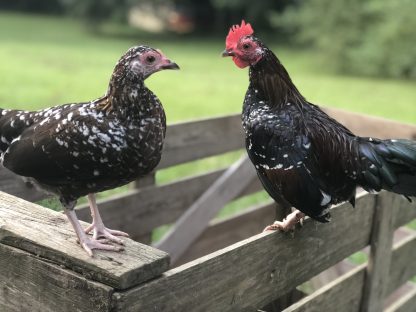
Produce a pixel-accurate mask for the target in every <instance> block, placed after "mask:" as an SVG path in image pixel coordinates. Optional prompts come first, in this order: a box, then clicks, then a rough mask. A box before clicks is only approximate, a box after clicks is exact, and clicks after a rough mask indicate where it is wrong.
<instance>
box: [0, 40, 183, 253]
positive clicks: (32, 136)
mask: <svg viewBox="0 0 416 312" xmlns="http://www.w3.org/2000/svg"><path fill="white" fill-rule="evenodd" d="M163 69H179V67H178V65H176V64H175V63H173V62H171V61H170V60H168V59H167V58H166V57H165V56H164V55H163V54H162V53H161V51H159V50H155V49H152V48H150V47H146V46H137V47H133V48H131V49H129V50H128V51H127V52H126V53H125V54H124V55H123V56H122V57H121V59H120V60H119V61H118V63H117V64H116V66H115V69H114V72H113V74H112V76H111V79H110V83H109V87H108V90H107V93H106V94H105V95H104V96H103V97H101V98H99V99H96V100H94V101H91V102H85V103H75V104H66V105H62V106H55V107H52V108H48V109H44V110H40V111H37V112H29V111H20V110H6V109H3V110H0V153H1V162H2V164H3V166H4V167H6V168H7V169H9V170H11V171H13V172H14V173H16V174H18V175H21V176H24V177H28V178H29V179H30V180H32V181H33V182H35V184H36V185H38V186H40V187H41V188H42V189H44V190H46V191H48V192H50V193H52V194H54V195H57V196H59V199H60V201H61V203H62V205H63V207H64V209H65V213H66V215H67V216H68V219H69V221H70V222H71V224H72V226H73V228H74V230H75V232H76V234H77V236H78V239H79V242H80V244H81V246H82V247H83V248H84V249H85V250H86V251H87V253H88V254H89V255H90V256H92V249H104V250H115V251H118V250H122V248H121V247H119V246H113V245H111V244H109V243H110V242H115V243H118V244H121V245H123V242H122V240H121V239H120V238H118V237H116V236H128V235H127V234H126V233H123V232H120V231H114V230H110V229H107V228H106V227H105V226H104V224H103V222H102V219H101V217H100V215H99V212H98V209H97V205H96V203H95V195H94V193H96V192H101V191H104V190H108V189H112V188H115V187H118V186H121V185H124V184H126V183H129V182H131V181H133V180H135V179H137V178H139V177H142V176H144V175H146V174H147V173H149V172H150V171H152V170H153V168H155V166H156V165H157V164H158V163H159V160H160V157H161V151H162V145H163V139H164V136H165V130H166V118H165V113H164V110H163V107H162V104H161V103H160V101H159V99H158V98H157V97H156V96H155V95H154V94H153V93H152V91H150V90H149V89H148V88H146V86H145V85H144V80H145V79H146V78H147V77H149V76H150V75H151V74H153V73H155V72H157V71H160V70H163ZM84 195H88V201H89V204H90V208H91V214H92V217H93V222H92V224H91V226H89V227H88V228H87V229H86V230H85V233H89V232H90V231H91V230H93V238H92V239H91V238H89V237H88V236H87V235H86V234H85V233H84V230H83V229H82V228H81V225H80V223H79V221H78V219H77V217H76V214H75V211H74V209H73V208H74V206H75V204H76V201H77V199H78V198H79V197H81V196H84Z"/></svg>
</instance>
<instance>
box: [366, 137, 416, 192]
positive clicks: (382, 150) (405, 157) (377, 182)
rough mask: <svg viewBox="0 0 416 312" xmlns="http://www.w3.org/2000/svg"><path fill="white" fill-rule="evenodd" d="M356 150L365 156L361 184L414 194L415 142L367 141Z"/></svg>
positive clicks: (415, 169)
mask: <svg viewBox="0 0 416 312" xmlns="http://www.w3.org/2000/svg"><path fill="white" fill-rule="evenodd" d="M359 152H360V155H361V156H362V157H365V158H364V159H366V166H365V168H363V171H362V173H363V177H364V179H363V181H362V182H363V183H361V184H362V186H363V187H364V188H366V189H370V190H371V189H372V190H376V191H379V190H380V189H386V190H388V191H391V192H395V193H398V194H402V195H405V196H407V197H409V196H416V141H411V140H404V139H400V140H372V139H369V140H366V141H365V142H361V144H360V147H359Z"/></svg>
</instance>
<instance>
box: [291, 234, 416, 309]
mask: <svg viewBox="0 0 416 312" xmlns="http://www.w3.org/2000/svg"><path fill="white" fill-rule="evenodd" d="M415 256H416V232H415V233H413V234H412V235H410V236H408V237H405V238H404V239H402V240H401V241H399V242H397V243H396V244H395V245H394V247H393V252H392V261H391V263H390V268H389V269H388V270H387V271H386V272H384V273H385V275H386V276H387V277H388V278H387V279H386V281H385V283H386V290H387V291H386V293H387V294H390V293H392V292H393V291H394V290H396V289H397V288H398V287H400V286H401V285H402V284H403V283H404V282H405V281H407V280H409V279H410V278H411V277H412V276H413V275H415V274H416V264H415V261H411V260H410V259H412V257H415ZM366 269H367V264H362V265H360V266H358V267H355V268H353V269H352V270H351V271H349V272H348V273H346V274H344V275H342V276H340V277H339V278H337V279H336V280H334V281H332V282H330V283H328V284H327V285H325V286H323V287H322V288H320V289H319V290H317V291H315V292H314V293H312V294H311V295H309V296H307V297H305V298H303V299H302V300H300V301H299V302H297V303H295V304H293V305H291V306H290V307H288V308H287V309H285V310H284V311H283V312H320V311H332V309H333V307H334V303H336V306H337V311H341V312H342V311H345V312H349V311H359V309H360V306H361V300H362V288H363V286H364V278H365V274H366ZM413 300H415V298H414V294H407V295H406V296H405V297H404V298H402V299H401V300H399V301H398V302H396V303H395V304H394V305H393V306H392V307H389V308H388V309H387V311H389V312H393V311H401V310H400V309H399V307H401V306H402V305H403V307H404V308H405V307H407V306H410V304H411V303H412V302H414V301H413ZM381 302H383V300H382V301H381ZM404 308H403V309H404ZM380 311H381V310H380ZM403 311H409V312H410V311H414V306H413V310H407V309H404V310H403Z"/></svg>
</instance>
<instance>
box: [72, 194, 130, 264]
mask: <svg viewBox="0 0 416 312" xmlns="http://www.w3.org/2000/svg"><path fill="white" fill-rule="evenodd" d="M73 206H75V202H73V203H72V205H71V207H67V206H65V214H66V216H67V217H68V220H69V222H71V224H72V227H73V228H74V230H75V233H76V234H77V237H78V241H79V243H80V245H81V246H82V248H84V250H85V251H86V252H87V254H88V255H89V256H90V257H92V256H93V254H92V250H93V249H101V250H110V251H121V250H123V247H120V246H113V245H109V243H110V240H109V239H95V238H94V237H93V238H92V239H91V238H89V237H88V236H87V234H85V232H84V230H83V229H82V227H81V224H80V223H79V221H78V218H77V215H76V213H75V210H74V207H73Z"/></svg>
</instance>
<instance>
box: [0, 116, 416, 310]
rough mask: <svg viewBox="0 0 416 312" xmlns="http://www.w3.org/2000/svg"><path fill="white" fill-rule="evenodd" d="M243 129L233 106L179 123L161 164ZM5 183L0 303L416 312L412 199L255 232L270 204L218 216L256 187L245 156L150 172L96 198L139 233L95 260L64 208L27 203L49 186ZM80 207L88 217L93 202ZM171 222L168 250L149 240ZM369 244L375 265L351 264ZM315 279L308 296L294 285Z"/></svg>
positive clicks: (221, 149) (190, 157)
mask: <svg viewBox="0 0 416 312" xmlns="http://www.w3.org/2000/svg"><path fill="white" fill-rule="evenodd" d="M327 111H328V113H329V114H331V115H332V116H334V117H335V118H336V119H338V120H340V121H342V122H343V123H344V124H345V125H347V126H348V127H349V128H351V129H352V130H353V131H355V132H356V133H358V134H360V135H366V136H377V137H381V138H388V137H401V138H415V137H416V127H415V126H412V125H404V124H399V123H396V122H392V121H387V120H384V119H380V118H374V117H366V116H362V115H358V114H353V113H347V112H342V111H339V110H333V109H328V110H327ZM242 138H243V136H242V133H241V125H240V117H239V116H237V115H235V116H227V117H220V118H214V119H207V120H202V121H196V122H188V123H181V124H176V125H172V126H170V127H169V128H168V132H167V140H166V145H165V151H164V156H163V159H162V161H161V164H160V166H159V167H158V170H161V169H164V168H168V167H172V166H176V165H180V164H184V163H188V162H190V161H194V160H198V159H202V158H206V157H208V156H215V155H220V154H224V153H227V152H230V151H235V150H239V149H241V148H242V146H243V139H242ZM0 190H2V191H4V192H6V193H9V194H6V193H3V192H0V311H29V310H30V311H281V310H283V311H360V310H361V311H382V310H383V309H385V310H386V311H389V312H392V311H415V306H416V288H415V287H414V286H413V284H411V283H408V282H407V281H409V280H410V279H411V278H412V277H413V276H415V275H416V261H415V259H416V232H414V231H412V230H410V229H407V228H402V227H403V226H404V225H405V224H407V223H408V222H410V221H411V220H413V219H415V218H416V204H415V203H409V202H408V201H407V200H406V199H404V198H402V197H401V196H397V195H394V194H390V193H386V192H382V193H380V194H378V195H370V194H365V193H362V194H360V195H359V197H358V199H357V207H356V209H352V208H351V206H350V205H349V204H342V205H339V206H337V207H334V208H332V215H333V217H332V221H331V222H330V223H329V224H319V223H316V222H314V221H312V220H310V219H307V220H306V221H305V224H304V226H303V227H302V228H301V229H298V230H296V232H295V233H294V234H290V233H278V232H275V233H260V234H258V233H259V232H260V231H261V229H262V228H263V227H264V226H265V225H266V224H269V223H270V222H271V221H272V220H274V218H275V212H274V207H273V204H272V203H271V202H268V203H265V204H261V205H259V206H257V207H252V208H249V209H245V210H243V211H242V212H240V213H238V214H236V215H233V216H231V217H228V218H226V219H221V220H216V219H214V217H215V215H216V213H217V211H218V210H219V209H220V208H222V207H223V206H224V205H225V204H226V203H228V202H229V201H231V200H233V199H236V198H240V197H242V196H245V195H249V194H253V193H255V192H258V191H260V190H261V185H260V183H259V182H258V180H257V178H256V176H255V173H254V170H253V169H252V167H251V165H250V164H249V162H248V161H247V159H245V158H244V157H243V158H241V159H240V160H239V161H237V162H236V163H234V164H233V165H232V166H230V167H229V168H224V169H216V170H214V171H212V172H208V173H203V174H199V175H196V176H191V177H187V178H182V179H179V180H175V181H172V182H169V183H167V184H159V183H158V182H157V178H155V174H153V175H151V176H150V177H148V178H146V179H144V180H143V181H140V182H138V183H135V184H134V186H133V187H132V188H131V189H129V190H128V191H127V192H125V193H122V194H119V195H115V196H112V197H110V198H106V199H104V200H102V201H101V202H99V206H100V210H101V212H102V216H103V220H104V222H105V223H106V225H107V226H109V227H111V228H115V229H120V230H123V231H127V232H129V233H130V234H131V236H132V238H134V240H132V239H126V250H125V251H124V252H122V253H117V254H116V253H109V252H96V256H95V257H94V258H89V257H88V256H87V255H86V254H85V252H84V251H83V250H82V249H81V248H79V247H77V246H75V243H74V242H75V234H74V233H73V231H72V229H71V227H70V225H69V223H68V222H67V221H66V219H65V217H64V216H63V215H62V213H58V212H54V211H51V210H49V209H45V208H42V207H39V206H37V205H36V204H32V203H30V202H28V201H37V200H39V199H42V198H44V195H43V194H42V193H39V192H38V191H37V190H36V189H35V188H33V187H31V186H30V185H28V184H26V183H24V182H23V181H22V180H21V179H20V178H18V177H16V176H15V175H13V174H12V173H10V172H8V171H7V170H5V169H2V170H1V172H0ZM10 194H12V195H10ZM13 195H14V196H13ZM15 196H17V197H15ZM18 197H20V198H18ZM26 200H28V201H26ZM77 213H78V215H79V216H80V217H81V219H83V220H88V219H89V211H88V208H87V207H85V206H81V207H79V209H78V210H77ZM164 224H173V226H172V227H171V229H170V231H169V232H168V233H167V234H166V235H165V237H164V238H163V239H162V240H161V241H159V242H158V243H156V244H155V246H156V247H158V248H159V249H156V248H154V247H150V246H146V245H143V244H142V243H146V244H148V243H150V240H151V234H152V231H153V229H154V228H156V227H158V226H160V225H164ZM399 228H400V229H399ZM397 229H399V230H397ZM135 240H136V241H140V242H142V243H138V242H136V241H135ZM366 247H367V249H366V250H367V251H366V252H367V253H368V254H369V258H368V259H369V260H368V263H365V264H362V265H359V266H356V265H352V264H351V262H349V261H348V260H345V259H346V258H347V257H349V256H350V255H352V254H354V253H355V252H357V251H360V250H363V249H364V248H366ZM160 249H162V250H165V251H168V252H169V253H166V252H164V251H161V250H160ZM169 263H171V264H170V265H171V266H170V267H169ZM319 278H320V281H321V282H320V283H316V280H317V279H319ZM311 280H312V284H314V283H313V281H315V284H314V286H315V289H313V291H312V292H311V293H310V294H308V295H307V294H305V293H304V292H303V291H300V290H299V289H296V287H298V286H299V285H301V284H303V283H305V282H307V281H311ZM323 280H325V283H322V281H323ZM398 288H400V290H399V291H397V289H398ZM392 294H393V295H392Z"/></svg>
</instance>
